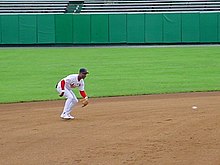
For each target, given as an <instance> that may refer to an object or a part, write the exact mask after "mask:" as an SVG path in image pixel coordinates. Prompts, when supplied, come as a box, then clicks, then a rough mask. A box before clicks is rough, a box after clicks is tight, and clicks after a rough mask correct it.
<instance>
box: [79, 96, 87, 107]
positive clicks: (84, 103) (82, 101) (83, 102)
mask: <svg viewBox="0 0 220 165" xmlns="http://www.w3.org/2000/svg"><path fill="white" fill-rule="evenodd" d="M80 101H81V103H82V107H85V106H87V105H88V104H89V101H88V98H83V99H81V100H80Z"/></svg>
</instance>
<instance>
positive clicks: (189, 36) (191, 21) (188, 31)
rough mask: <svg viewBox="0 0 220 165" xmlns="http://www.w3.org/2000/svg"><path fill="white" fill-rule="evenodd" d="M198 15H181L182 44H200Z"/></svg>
mask: <svg viewBox="0 0 220 165" xmlns="http://www.w3.org/2000/svg"><path fill="white" fill-rule="evenodd" d="M199 23H200V20H199V13H191V14H187V13H183V14H182V42H200V38H199V33H200V28H199V27H200V26H199Z"/></svg>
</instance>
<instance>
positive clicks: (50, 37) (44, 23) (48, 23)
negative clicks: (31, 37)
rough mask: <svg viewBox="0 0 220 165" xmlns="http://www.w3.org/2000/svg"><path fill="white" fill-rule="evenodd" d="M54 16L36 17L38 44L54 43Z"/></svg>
mask: <svg viewBox="0 0 220 165" xmlns="http://www.w3.org/2000/svg"><path fill="white" fill-rule="evenodd" d="M54 20H55V16H54V15H52V14H51V15H47V14H45V15H44V14H43V15H37V25H38V43H39V44H51V43H55V21H54Z"/></svg>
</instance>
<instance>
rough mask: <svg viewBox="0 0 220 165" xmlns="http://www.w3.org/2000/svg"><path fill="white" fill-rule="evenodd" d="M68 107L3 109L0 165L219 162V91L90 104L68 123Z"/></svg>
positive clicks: (42, 104)
mask: <svg viewBox="0 0 220 165" xmlns="http://www.w3.org/2000/svg"><path fill="white" fill-rule="evenodd" d="M63 104H64V100H60V101H48V102H33V103H18V104H0V128H1V133H0V164H1V165H39V164H42V165H75V164H76V165H78V164H79V165H127V164H128V165H219V164H220V140H219V139H220V92H211V93H188V94H167V95H149V96H147V95H146V96H132V97H112V98H111V97H110V98H99V99H90V104H89V106H88V107H86V108H84V109H83V108H81V107H80V105H77V106H76V107H75V109H74V111H73V113H72V114H73V115H74V116H75V117H76V119H75V120H66V121H64V120H62V119H60V118H59V114H60V112H61V111H62V108H63ZM194 104H195V105H196V106H198V108H197V109H196V110H193V109H192V108H191V107H192V106H193V105H194Z"/></svg>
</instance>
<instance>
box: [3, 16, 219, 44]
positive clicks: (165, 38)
mask: <svg viewBox="0 0 220 165" xmlns="http://www.w3.org/2000/svg"><path fill="white" fill-rule="evenodd" d="M210 42H211V43H218V42H220V13H175V14H174V13H166V14H165V13H164V14H91V15H89V14H88V15H87V14H78V15H75V14H36V15H34V14H33V15H0V44H117V43H118V44H123V43H125V44H126V43H128V44H144V43H210Z"/></svg>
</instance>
